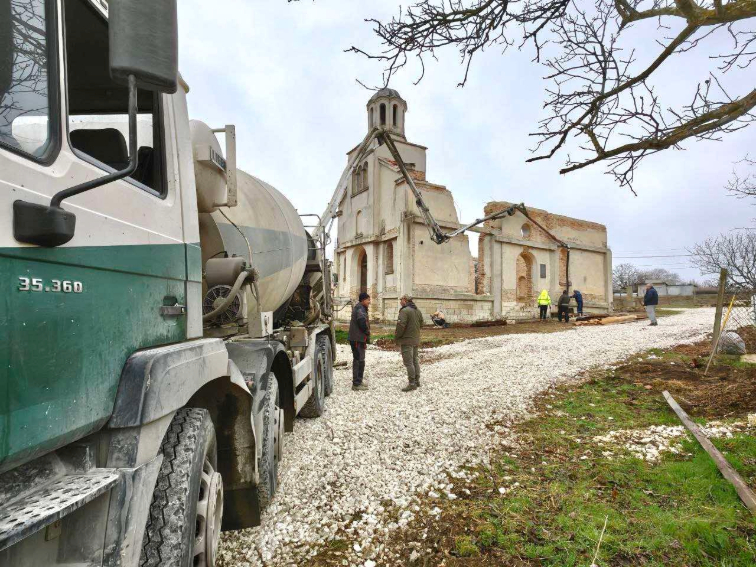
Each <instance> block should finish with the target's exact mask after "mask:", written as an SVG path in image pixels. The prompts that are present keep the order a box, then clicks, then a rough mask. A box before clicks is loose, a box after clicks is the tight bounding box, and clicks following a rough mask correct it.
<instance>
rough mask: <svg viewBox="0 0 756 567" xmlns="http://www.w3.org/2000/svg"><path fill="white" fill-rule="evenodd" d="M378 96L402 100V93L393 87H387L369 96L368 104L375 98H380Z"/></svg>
mask: <svg viewBox="0 0 756 567" xmlns="http://www.w3.org/2000/svg"><path fill="white" fill-rule="evenodd" d="M380 97H389V98H398V99H400V100H404V99H403V98H402V95H400V94H399V91H396V90H394V89H389V88H382V89H381V90H379V91H376V92H375V94H374V95H373V96H371V97H370V100H369V101H368V104H370V103H371V102H373V101H374V100H375V99H377V98H380Z"/></svg>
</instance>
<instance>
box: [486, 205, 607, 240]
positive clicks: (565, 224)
mask: <svg viewBox="0 0 756 567" xmlns="http://www.w3.org/2000/svg"><path fill="white" fill-rule="evenodd" d="M511 205H512V203H508V202H505V201H494V202H491V203H488V204H487V205H486V206H485V208H484V214H485V215H489V214H492V213H495V212H498V211H503V210H504V209H507V208H508V207H510V206H511ZM526 208H527V211H528V214H529V215H530V216H531V217H532V218H533V219H534V220H535V221H537V222H538V223H539V224H541V225H542V226H543V227H544V228H546V230H548V231H549V232H551V233H552V234H553V235H554V236H556V237H557V238H559V239H560V240H564V241H565V242H567V243H574V244H582V245H586V246H594V247H601V248H606V245H607V233H606V226H604V225H603V224H599V223H596V222H591V221H585V220H580V219H574V218H571V217H565V216H562V215H555V214H552V213H549V212H547V211H544V210H542V209H534V208H530V207H526ZM524 224H528V219H527V218H526V217H525V216H523V215H522V214H521V213H519V212H517V213H515V214H514V215H513V216H511V217H505V218H503V219H498V220H496V221H493V222H490V224H489V226H490V227H492V228H497V229H499V230H500V231H501V236H503V237H507V238H513V239H518V240H524V239H525V238H524V237H523V235H522V226H523V225H524ZM530 229H531V235H530V237H529V238H527V239H526V240H531V241H533V242H542V243H552V242H553V240H552V239H551V238H549V236H548V235H547V234H546V233H544V232H543V231H542V230H540V229H539V228H538V227H537V226H535V225H533V224H531V226H530Z"/></svg>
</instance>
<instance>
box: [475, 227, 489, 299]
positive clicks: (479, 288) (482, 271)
mask: <svg viewBox="0 0 756 567" xmlns="http://www.w3.org/2000/svg"><path fill="white" fill-rule="evenodd" d="M489 238H490V237H489V236H487V235H485V234H481V235H480V236H479V237H478V274H477V276H476V277H475V293H478V294H484V293H490V292H491V290H489V289H488V285H487V280H486V246H487V245H488V239H489Z"/></svg>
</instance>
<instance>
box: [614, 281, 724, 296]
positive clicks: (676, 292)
mask: <svg viewBox="0 0 756 567" xmlns="http://www.w3.org/2000/svg"><path fill="white" fill-rule="evenodd" d="M646 283H650V284H651V285H653V286H654V289H655V290H656V293H658V294H659V297H667V296H674V297H694V296H696V295H698V294H699V293H706V291H705V290H704V289H703V288H699V287H698V286H697V285H696V284H670V283H667V282H646ZM646 283H637V284H633V295H634V296H635V297H643V296H644V295H645V293H646ZM714 293H716V288H714ZM626 295H627V290H626V289H615V290H614V296H615V297H625V296H626Z"/></svg>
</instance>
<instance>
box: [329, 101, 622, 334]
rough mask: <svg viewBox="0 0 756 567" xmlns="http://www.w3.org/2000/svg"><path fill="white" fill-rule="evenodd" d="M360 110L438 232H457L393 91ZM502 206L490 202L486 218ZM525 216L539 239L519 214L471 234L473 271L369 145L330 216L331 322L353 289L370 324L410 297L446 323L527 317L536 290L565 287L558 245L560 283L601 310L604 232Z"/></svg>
mask: <svg viewBox="0 0 756 567" xmlns="http://www.w3.org/2000/svg"><path fill="white" fill-rule="evenodd" d="M366 110H367V112H366V114H367V130H368V131H369V130H370V129H371V128H373V127H374V126H383V127H387V128H388V129H389V130H390V131H391V132H392V133H393V134H394V136H393V137H394V140H395V143H396V147H397V149H398V150H399V153H400V154H401V156H402V159H403V160H404V162H405V165H406V166H407V169H408V170H409V172H410V175H411V176H412V177H413V180H414V181H415V185H416V186H417V188H418V189H419V190H420V191H421V193H422V195H423V199H424V200H425V202H426V204H427V205H428V207H429V209H430V210H431V212H432V213H433V216H434V217H435V218H436V220H437V222H438V223H439V225H440V226H441V229H442V230H444V231H445V232H447V231H451V230H454V229H456V228H458V227H459V226H460V224H459V221H460V219H459V218H457V212H456V209H455V206H454V199H453V197H452V194H451V192H450V191H449V190H448V189H447V188H446V187H444V186H443V185H439V184H436V183H431V182H430V181H428V180H427V177H426V150H427V148H426V147H425V146H421V145H419V144H415V143H412V142H410V141H408V140H407V136H406V133H405V124H406V121H405V119H406V115H407V102H406V101H405V100H404V99H403V98H402V97H401V96H400V95H399V93H398V92H397V91H395V90H393V89H388V88H385V89H381V90H379V91H377V92H376V93H375V94H374V95H373V96H372V97H371V98H370V100H369V101H368V103H367V107H366ZM357 151H358V148H357V147H355V148H353V149H352V150H350V152H349V153H348V154H347V160H348V161H349V160H351V159H352V157H353V155H354V153H356V152H357ZM501 206H504V204H502V203H489V205H488V206H487V207H486V211H487V212H486V214H488V212H490V211H492V210H498V209H497V207H501ZM533 214H535V215H537V216H538V218H539V219H540V222H539V224H540V225H541V227H543V228H544V229H546V231H545V232H544V231H543V230H541V229H539V228H537V227H535V226H533V227H532V228H531V226H530V225H532V223H530V224H528V222H527V219H525V218H523V217H522V216H521V215H520V214H519V213H517V214H515V216H513V217H508V218H507V219H503V220H500V221H495V222H491V223H487V225H486V226H483V227H480V228H479V229H477V230H476V232H480V233H482V234H481V238H480V240H479V251H480V253H479V256H480V263H478V261H477V259H475V258H473V256H472V254H471V252H470V243H469V240H468V236H467V235H465V234H461V235H458V236H456V237H454V238H453V239H451V240H450V241H449V242H446V243H444V244H440V245H439V244H436V243H434V242H433V241H432V240H431V239H430V234H429V232H428V227H427V226H426V225H425V224H424V222H423V220H422V216H421V215H420V212H419V210H418V208H417V206H416V204H415V201H414V198H413V196H412V192H411V191H410V189H409V187H408V186H407V183H406V182H405V180H404V178H403V176H402V174H401V172H400V171H399V168H398V167H397V165H396V163H395V162H394V161H393V159H392V156H391V153H390V152H389V150H388V148H386V146H385V145H382V144H380V143H379V142H378V140H373V142H372V146H371V147H370V149H369V151H368V152H367V154H366V155H365V156H364V158H363V162H362V163H361V164H358V165H357V167H356V169H355V172H354V174H353V175H352V179H351V186H350V190H349V191H347V192H346V193H345V195H344V198H343V200H342V202H341V203H339V208H338V213H337V216H338V238H337V243H336V249H335V254H334V272H335V273H336V274H337V284H336V289H335V300H336V304H337V305H339V304H340V305H342V306H343V308H342V309H341V310H340V311H339V312H338V318H339V319H342V320H348V319H349V317H350V315H351V311H350V309H348V308H347V307H346V306H347V305H349V304H353V303H354V302H355V301H356V299H357V296H358V295H359V293H360V292H361V291H366V292H367V293H369V294H370V296H371V298H372V303H371V305H370V317H371V319H372V320H380V321H393V320H395V319H396V316H397V313H398V310H399V298H400V297H401V296H402V295H404V294H409V295H411V296H412V297H413V298H414V300H415V303H416V304H417V306H418V307H419V308H420V309H421V310H422V311H423V312H424V313H425V314H426V319H427V320H430V317H429V315H430V314H431V313H433V312H434V311H436V310H438V309H440V310H441V311H443V312H444V314H445V315H446V317H447V319H448V320H449V321H450V322H470V321H479V320H491V319H497V318H516V319H517V318H529V317H532V316H533V315H534V314H535V312H536V309H535V296H536V295H537V294H538V292H539V291H540V290H541V289H543V288H546V289H549V290H550V291H551V293H552V298H553V299H554V300H556V297H557V295H558V290H559V288H560V286H563V285H564V284H565V283H566V280H565V281H562V280H563V279H564V278H563V277H560V262H561V263H562V264H563V265H564V267H565V268H566V267H567V264H566V263H565V262H567V260H566V259H565V251H564V250H565V246H568V247H569V248H570V253H571V258H572V260H571V261H570V262H569V264H570V266H572V265H573V264H575V265H574V268H573V271H572V272H569V273H570V277H569V280H570V281H571V282H575V283H576V285H577V283H580V285H582V286H583V289H585V290H586V291H588V290H590V291H588V293H587V294H586V293H585V292H584V295H587V297H586V299H587V303H586V307H587V310H603V311H606V310H607V309H609V307H610V302H611V297H612V295H611V252H609V250H608V248H607V247H606V227H604V226H603V225H599V224H596V223H589V222H586V221H578V220H577V219H569V218H568V217H560V216H558V215H551V214H549V213H547V212H546V211H539V210H535V209H534V210H533ZM518 217H519V218H518ZM515 225H516V227H515ZM520 225H522V226H520ZM547 225H548V227H549V228H547ZM552 230H553V231H554V232H552ZM526 231H527V232H526ZM556 233H559V234H558V238H556V240H560V239H561V240H560V242H561V245H559V244H557V243H556V240H555V234H556ZM547 235H549V236H547ZM560 254H561V256H560ZM510 264H511V265H510ZM575 270H578V271H577V272H576V271H575ZM561 271H563V272H565V273H567V272H566V271H565V270H561ZM576 278H577V279H576ZM578 289H580V287H579V286H578ZM337 309H338V308H337Z"/></svg>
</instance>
